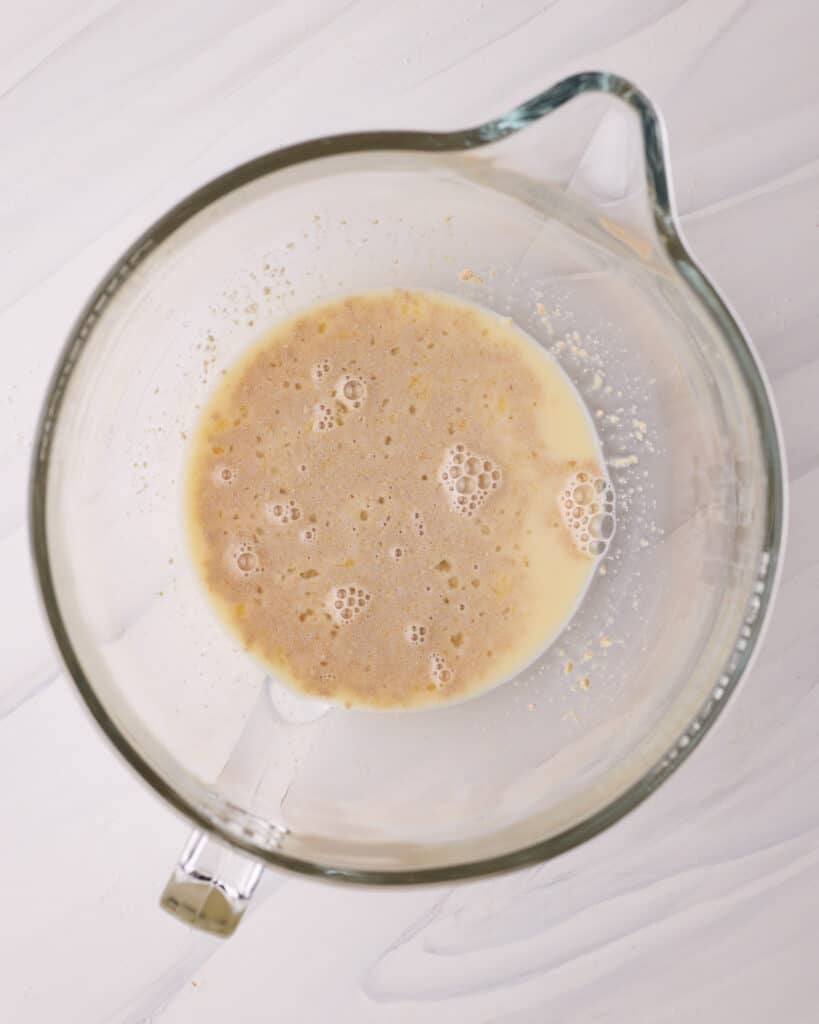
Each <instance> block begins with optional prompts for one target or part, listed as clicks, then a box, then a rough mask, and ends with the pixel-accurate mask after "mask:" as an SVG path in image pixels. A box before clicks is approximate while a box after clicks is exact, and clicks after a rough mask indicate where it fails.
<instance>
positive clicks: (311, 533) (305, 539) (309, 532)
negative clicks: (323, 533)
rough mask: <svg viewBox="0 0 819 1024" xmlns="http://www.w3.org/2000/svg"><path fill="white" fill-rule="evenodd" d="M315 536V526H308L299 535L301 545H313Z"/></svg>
mask: <svg viewBox="0 0 819 1024" xmlns="http://www.w3.org/2000/svg"><path fill="white" fill-rule="evenodd" d="M316 535H317V533H316V528H315V526H308V527H307V528H306V529H304V530H302V531H301V533H300V534H299V540H300V541H301V542H302V544H313V543H314V542H315V539H316Z"/></svg>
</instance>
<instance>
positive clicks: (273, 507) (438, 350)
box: [187, 290, 614, 708]
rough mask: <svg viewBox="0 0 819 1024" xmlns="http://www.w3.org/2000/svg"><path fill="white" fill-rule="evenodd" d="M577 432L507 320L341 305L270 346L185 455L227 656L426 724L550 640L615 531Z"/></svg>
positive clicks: (299, 320)
mask: <svg viewBox="0 0 819 1024" xmlns="http://www.w3.org/2000/svg"><path fill="white" fill-rule="evenodd" d="M613 514H614V494H613V493H612V491H611V486H610V484H609V482H608V480H607V479H606V478H605V476H604V475H603V472H602V467H601V465H600V457H599V452H598V446H597V441H596V437H595V434H594V429H593V427H592V425H591V422H590V420H589V418H588V416H587V414H586V412H585V410H584V407H583V405H582V402H581V400H580V398H579V397H578V395H577V394H576V393H575V391H574V390H573V388H572V386H571V384H570V383H569V382H568V380H567V379H566V377H565V376H564V375H563V373H562V371H561V370H560V369H559V368H558V367H557V365H556V364H555V363H554V362H553V361H552V359H551V358H550V357H549V356H548V355H546V354H545V353H544V352H543V350H542V349H541V348H539V347H538V346H537V345H536V344H535V343H534V342H533V341H532V340H531V339H530V338H529V337H528V336H527V335H525V334H524V333H523V332H522V331H521V330H519V329H518V328H517V327H515V326H514V324H513V323H512V322H511V321H510V320H508V319H503V318H501V317H498V316H497V315H495V314H494V313H491V312H489V311H486V310H483V309H481V308H479V307H477V306H473V305H469V304H466V303H463V302H461V301H457V300H455V299H452V298H449V297H447V296H444V295H442V294H440V293H435V292H421V291H404V290H394V291H387V292H371V293H365V294H360V295H351V296H349V297H347V298H343V299H339V300H336V301H333V302H328V303H326V304H324V305H321V306H317V307H314V308H312V309H310V310H308V311H307V312H304V313H302V314H300V315H298V316H296V317H294V318H292V319H290V320H288V321H287V322H285V323H282V324H280V325H279V326H277V327H276V328H275V329H274V330H272V331H271V332H270V333H269V334H267V335H266V336H265V337H264V338H263V339H262V340H261V341H260V342H259V343H258V344H257V345H255V346H254V347H253V348H252V350H251V351H250V352H248V353H247V354H246V356H245V357H244V358H242V359H241V360H240V361H239V362H238V363H237V364H236V365H235V366H234V367H233V368H232V369H231V370H230V371H229V372H228V373H227V375H226V376H224V377H223V378H222V382H221V384H220V386H219V388H218V389H217V391H216V393H215V394H214V395H213V397H212V399H211V401H210V403H209V404H208V406H207V407H206V409H205V411H204V413H203V415H202V418H201V422H200V424H199V426H198V429H197V432H196V434H195V437H194V439H193V441H192V449H191V453H190V461H189V470H188V478H187V520H188V527H189V534H190V538H191V542H192V550H193V553H194V557H195V561H196V565H197V568H198V570H199V572H200V575H201V577H202V579H203V582H204V584H205V587H206V589H207V592H208V593H209V595H210V597H211V598H212V599H213V601H214V603H215V604H216V606H217V608H218V610H219V611H220V613H221V615H222V617H223V618H224V619H225V620H226V621H227V622H228V623H229V624H230V626H231V627H232V628H233V630H234V631H235V632H236V633H237V634H238V636H239V637H240V638H241V641H242V643H243V644H244V646H245V647H246V648H247V649H248V650H249V651H251V652H252V653H253V654H254V655H255V656H257V657H258V658H259V659H261V660H262V661H263V662H265V663H266V664H267V665H268V666H269V667H270V670H271V672H272V673H273V674H275V676H277V677H278V678H280V679H282V680H284V681H285V682H287V683H289V684H290V685H291V686H292V687H294V688H295V689H297V690H299V691H302V692H304V693H307V694H311V695H315V696H318V697H322V698H325V699H330V700H335V701H339V702H342V703H344V704H347V705H360V706H361V705H363V706H368V707H377V708H397V707H419V706H424V705H440V704H443V703H445V702H449V701H452V700H454V699H461V698H463V697H466V696H468V695H472V694H475V693H478V692H480V691H482V690H485V689H487V688H489V687H491V686H494V685H496V684H498V683H500V682H502V681H503V680H505V679H507V678H509V677H510V676H512V675H514V674H516V673H517V672H518V671H519V670H520V669H521V668H523V667H524V666H525V665H526V664H527V663H528V662H530V661H531V660H532V659H533V658H535V657H536V656H537V655H538V654H539V653H540V652H541V651H542V650H543V649H544V648H545V647H546V646H547V645H548V644H549V643H550V642H551V641H552V640H553V639H554V638H555V637H556V635H557V634H558V633H559V632H560V630H561V628H562V627H563V625H564V624H565V623H566V622H567V620H568V619H569V618H570V617H571V614H572V612H573V610H574V609H575V607H576V606H577V604H578V601H579V600H580V598H581V597H582V594H583V592H584V590H585V587H586V584H587V583H588V581H589V578H590V575H591V573H592V572H593V570H594V566H595V564H596V561H597V558H598V557H599V556H600V555H602V554H604V553H605V550H606V546H607V543H608V538H610V536H611V534H612V532H613V529H614V518H613Z"/></svg>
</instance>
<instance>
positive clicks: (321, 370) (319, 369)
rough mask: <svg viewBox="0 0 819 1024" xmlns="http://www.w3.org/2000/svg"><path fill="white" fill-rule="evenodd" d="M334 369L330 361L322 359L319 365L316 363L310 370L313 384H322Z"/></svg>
mask: <svg viewBox="0 0 819 1024" xmlns="http://www.w3.org/2000/svg"><path fill="white" fill-rule="evenodd" d="M332 368H333V367H332V364H331V363H330V360H329V359H320V360H319V361H318V362H317V363H314V364H313V367H312V369H311V370H310V378H311V379H312V381H313V383H314V384H321V382H322V381H323V380H324V378H325V377H326V376H327V374H328V373H329V372H330V370H331V369H332Z"/></svg>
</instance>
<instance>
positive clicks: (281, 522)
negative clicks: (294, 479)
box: [264, 498, 301, 526]
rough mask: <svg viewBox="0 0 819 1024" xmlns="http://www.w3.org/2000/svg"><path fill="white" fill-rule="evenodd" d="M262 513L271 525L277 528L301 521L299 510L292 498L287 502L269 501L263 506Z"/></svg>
mask: <svg viewBox="0 0 819 1024" xmlns="http://www.w3.org/2000/svg"><path fill="white" fill-rule="evenodd" d="M264 511H265V515H266V516H267V518H268V519H269V520H270V521H271V523H275V524H276V525H277V526H287V525H288V523H291V522H293V523H295V522H296V521H297V520H299V519H301V508H300V507H299V505H298V503H297V502H296V501H295V500H294V499H293V498H291V499H290V500H289V501H271V502H269V503H268V504H267V505H265V509H264Z"/></svg>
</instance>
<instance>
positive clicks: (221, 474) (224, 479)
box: [213, 465, 238, 487]
mask: <svg viewBox="0 0 819 1024" xmlns="http://www.w3.org/2000/svg"><path fill="white" fill-rule="evenodd" d="M237 475H238V474H237V473H236V470H235V469H234V468H233V466H225V465H220V466H215V467H214V470H213V482H214V483H215V484H216V485H217V487H230V486H231V484H234V483H236V477H237Z"/></svg>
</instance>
